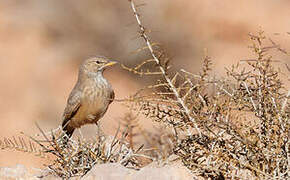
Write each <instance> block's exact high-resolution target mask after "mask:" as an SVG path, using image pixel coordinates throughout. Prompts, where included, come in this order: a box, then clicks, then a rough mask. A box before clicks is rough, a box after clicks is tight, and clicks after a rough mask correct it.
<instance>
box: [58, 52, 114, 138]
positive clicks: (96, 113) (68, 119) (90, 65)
mask: <svg viewBox="0 0 290 180" xmlns="http://www.w3.org/2000/svg"><path fill="white" fill-rule="evenodd" d="M116 63H117V61H113V60H110V59H109V58H107V57H104V56H94V57H91V58H88V59H86V60H84V61H83V62H82V63H81V65H80V67H79V73H78V80H77V82H76V84H75V86H74V88H73V89H72V91H71V93H70V95H69V97H68V99H67V103H66V107H65V109H64V112H63V115H62V130H63V132H64V133H65V134H66V135H67V137H68V139H69V138H71V136H72V135H73V132H74V130H75V129H76V128H80V127H81V126H83V125H86V124H96V125H97V123H98V121H99V119H101V118H102V117H103V116H104V114H105V113H106V111H107V109H108V107H109V105H110V104H111V103H112V101H113V100H114V98H115V93H114V90H113V88H112V86H111V84H110V83H109V82H108V81H107V80H106V79H105V78H104V76H103V72H104V70H105V69H107V68H108V67H110V66H113V65H115V64H116Z"/></svg>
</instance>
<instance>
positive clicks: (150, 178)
mask: <svg viewBox="0 0 290 180" xmlns="http://www.w3.org/2000/svg"><path fill="white" fill-rule="evenodd" d="M83 179H85V180H92V179H94V180H95V179H96V180H119V179H126V180H135V179H138V180H154V179H158V180H159V179H160V180H187V179H190V180H192V179H200V178H198V177H196V176H194V175H192V174H191V173H190V171H189V170H188V169H187V168H186V167H184V166H183V165H182V163H181V162H180V161H177V162H174V163H168V164H166V165H159V164H158V163H151V164H150V165H148V166H146V167H144V168H142V169H141V170H139V171H137V170H133V169H128V168H125V167H123V166H122V165H120V164H117V163H112V164H98V165H95V166H94V167H93V168H92V169H91V170H90V171H89V172H88V174H86V175H85V176H84V178H83Z"/></svg>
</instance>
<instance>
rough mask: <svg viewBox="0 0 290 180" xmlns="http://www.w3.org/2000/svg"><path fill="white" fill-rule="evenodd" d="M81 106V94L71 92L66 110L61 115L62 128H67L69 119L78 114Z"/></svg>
mask: <svg viewBox="0 0 290 180" xmlns="http://www.w3.org/2000/svg"><path fill="white" fill-rule="evenodd" d="M80 106H81V92H80V91H75V90H73V91H72V92H71V94H70V95H69V98H68V100H67V105H66V108H65V109H64V112H63V115H62V127H63V128H64V127H65V126H67V124H68V123H69V121H70V120H71V118H73V117H74V115H75V114H76V113H77V112H78V110H79V108H80Z"/></svg>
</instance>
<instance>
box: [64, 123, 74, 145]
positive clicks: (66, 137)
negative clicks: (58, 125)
mask: <svg viewBox="0 0 290 180" xmlns="http://www.w3.org/2000/svg"><path fill="white" fill-rule="evenodd" d="M62 130H63V132H64V133H65V134H64V135H63V136H62V139H63V140H64V144H67V142H68V140H69V139H70V138H71V136H72V134H73V132H74V130H75V128H73V127H71V126H70V125H69V124H68V123H63V124H62Z"/></svg>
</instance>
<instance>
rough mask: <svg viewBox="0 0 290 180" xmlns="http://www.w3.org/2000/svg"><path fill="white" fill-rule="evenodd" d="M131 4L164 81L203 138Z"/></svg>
mask: <svg viewBox="0 0 290 180" xmlns="http://www.w3.org/2000/svg"><path fill="white" fill-rule="evenodd" d="M129 2H130V3H131V8H132V10H133V12H134V15H135V18H136V21H137V23H138V25H139V28H140V30H141V32H140V34H141V37H142V38H143V39H144V41H145V43H146V45H147V47H148V49H149V51H150V53H151V56H152V57H153V59H154V60H155V62H156V64H157V65H158V67H159V69H160V71H161V73H162V75H163V77H164V79H165V80H166V82H167V83H168V85H169V87H170V88H171V90H172V92H173V93H174V95H175V97H176V99H177V101H178V103H179V104H180V105H181V106H182V108H183V110H184V111H185V114H186V115H187V116H188V118H189V120H190V121H191V122H192V123H193V125H194V128H195V129H196V131H197V132H198V134H199V136H200V137H202V133H201V130H200V129H199V127H198V126H197V122H196V120H195V119H194V118H193V117H192V116H191V115H190V110H189V108H188V107H187V106H186V105H185V102H184V101H183V99H182V98H181V97H180V95H179V93H178V90H177V89H176V87H175V86H174V85H173V83H172V81H171V80H170V78H169V77H168V76H167V74H166V70H165V69H164V68H163V66H162V65H161V63H160V60H159V58H158V57H157V55H156V54H155V52H154V50H153V47H152V44H151V41H150V38H149V36H148V35H147V34H146V31H145V27H144V26H143V25H142V23H141V20H140V16H139V14H138V12H137V10H136V6H135V3H134V1H133V0H129Z"/></svg>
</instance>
